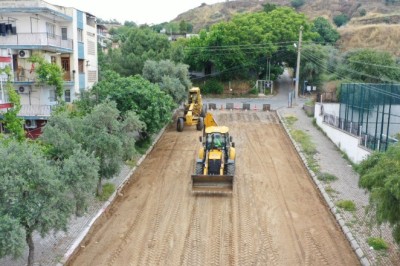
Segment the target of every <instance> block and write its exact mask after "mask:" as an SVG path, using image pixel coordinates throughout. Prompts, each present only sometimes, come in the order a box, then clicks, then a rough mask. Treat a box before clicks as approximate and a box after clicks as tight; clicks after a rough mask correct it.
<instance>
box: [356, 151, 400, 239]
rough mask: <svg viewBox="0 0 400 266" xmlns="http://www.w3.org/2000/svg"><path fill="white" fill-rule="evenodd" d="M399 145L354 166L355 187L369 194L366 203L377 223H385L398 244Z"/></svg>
mask: <svg viewBox="0 0 400 266" xmlns="http://www.w3.org/2000/svg"><path fill="white" fill-rule="evenodd" d="M399 161H400V145H399V144H396V145H393V146H390V147H389V148H388V150H387V151H386V152H374V153H373V154H372V155H370V156H369V157H368V158H367V159H365V160H364V161H362V162H361V163H360V165H359V167H358V171H359V173H360V180H359V185H360V187H363V188H365V189H367V190H368V191H369V192H370V203H371V205H372V207H373V209H374V210H375V214H376V221H377V223H378V224H382V223H384V222H388V223H389V224H390V225H391V226H392V227H393V237H394V239H395V241H396V242H397V243H400V165H399Z"/></svg>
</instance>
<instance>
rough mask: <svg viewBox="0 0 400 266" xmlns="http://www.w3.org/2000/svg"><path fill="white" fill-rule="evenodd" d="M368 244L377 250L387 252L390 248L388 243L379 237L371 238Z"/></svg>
mask: <svg viewBox="0 0 400 266" xmlns="http://www.w3.org/2000/svg"><path fill="white" fill-rule="evenodd" d="M367 242H368V245H370V246H371V247H372V248H373V249H375V250H386V249H388V247H389V246H388V244H387V243H386V241H385V240H383V239H382V238H379V237H369V238H368V240H367Z"/></svg>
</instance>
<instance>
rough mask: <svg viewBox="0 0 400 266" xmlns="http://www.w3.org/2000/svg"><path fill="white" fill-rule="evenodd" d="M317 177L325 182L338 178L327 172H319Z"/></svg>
mask: <svg viewBox="0 0 400 266" xmlns="http://www.w3.org/2000/svg"><path fill="white" fill-rule="evenodd" d="M317 178H318V180H321V181H324V182H327V183H329V182H332V181H335V180H337V179H338V178H337V177H336V176H335V175H332V174H329V173H320V174H319V175H318V177H317Z"/></svg>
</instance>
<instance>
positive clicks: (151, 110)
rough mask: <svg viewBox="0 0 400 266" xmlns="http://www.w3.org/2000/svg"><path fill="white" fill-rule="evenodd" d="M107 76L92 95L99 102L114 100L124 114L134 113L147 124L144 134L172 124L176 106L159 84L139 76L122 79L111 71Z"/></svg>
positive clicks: (96, 86) (94, 88) (92, 91)
mask: <svg viewBox="0 0 400 266" xmlns="http://www.w3.org/2000/svg"><path fill="white" fill-rule="evenodd" d="M105 77H106V78H105V79H104V80H102V81H100V82H98V83H97V84H96V85H95V86H93V88H92V90H91V95H93V96H94V97H96V98H97V101H98V102H103V101H105V100H106V99H110V100H113V101H115V102H116V103H117V108H118V110H119V111H120V112H121V114H126V113H127V112H128V111H134V112H135V113H136V114H137V115H138V116H139V119H140V121H142V122H144V123H145V125H146V126H145V128H144V129H143V131H142V132H141V133H143V134H144V135H148V134H153V133H155V132H157V131H158V130H160V129H161V128H162V127H163V126H164V125H165V124H166V123H167V122H169V121H170V119H171V116H172V110H173V109H174V108H175V107H176V106H177V105H176V104H175V103H174V101H173V99H172V97H171V96H170V95H168V94H167V93H166V92H164V91H162V90H161V89H160V88H159V86H158V85H157V84H153V83H151V82H149V81H148V80H146V79H144V78H143V77H141V76H139V75H136V76H131V77H121V76H120V75H118V74H117V73H115V72H112V71H108V72H107V73H106V75H105Z"/></svg>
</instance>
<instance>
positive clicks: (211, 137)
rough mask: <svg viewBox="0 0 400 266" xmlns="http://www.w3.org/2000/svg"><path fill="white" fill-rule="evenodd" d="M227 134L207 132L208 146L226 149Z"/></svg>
mask: <svg viewBox="0 0 400 266" xmlns="http://www.w3.org/2000/svg"><path fill="white" fill-rule="evenodd" d="M225 143H226V139H225V135H224V134H221V133H219V132H216V133H212V134H207V138H206V147H207V150H210V149H224V148H225Z"/></svg>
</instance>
